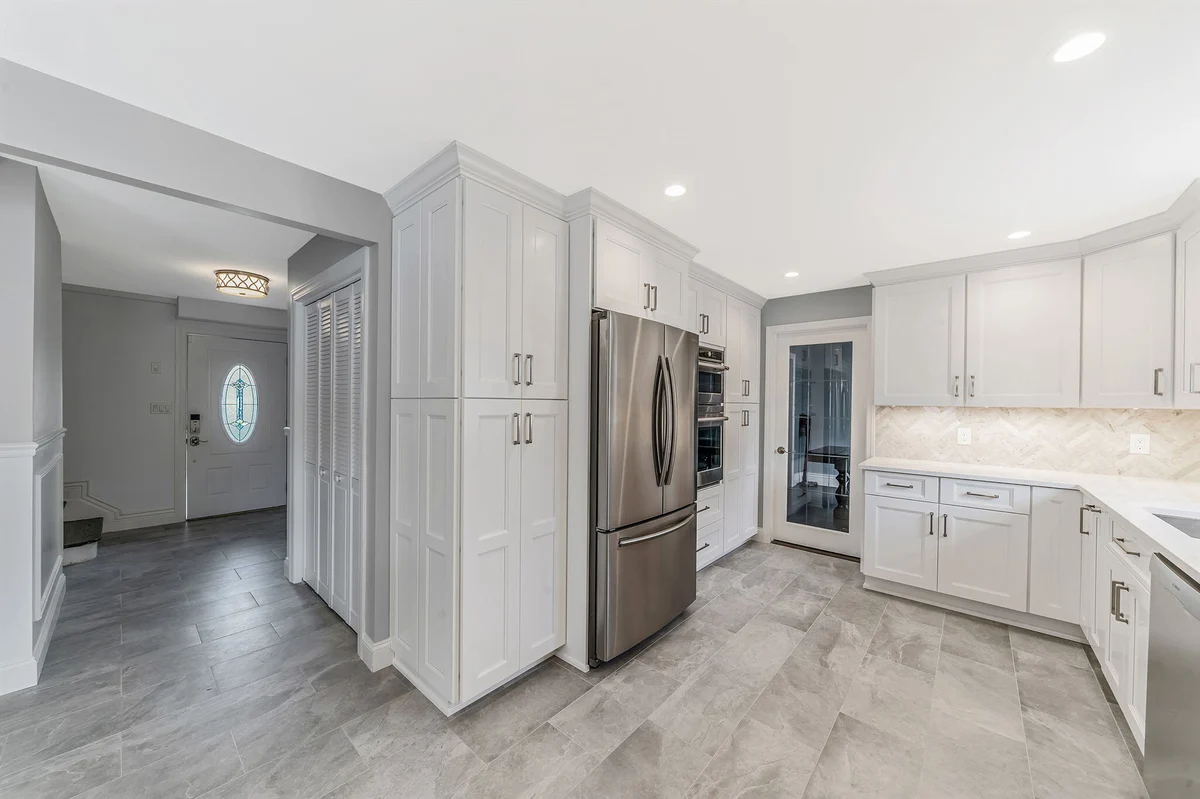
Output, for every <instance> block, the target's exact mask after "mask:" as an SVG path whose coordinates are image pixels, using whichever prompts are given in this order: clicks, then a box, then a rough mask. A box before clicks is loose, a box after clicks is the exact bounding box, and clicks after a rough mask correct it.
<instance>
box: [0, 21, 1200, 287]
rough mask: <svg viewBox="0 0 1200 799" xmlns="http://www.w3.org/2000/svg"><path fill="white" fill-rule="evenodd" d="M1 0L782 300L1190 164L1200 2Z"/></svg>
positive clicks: (242, 120) (349, 164) (13, 34)
mask: <svg viewBox="0 0 1200 799" xmlns="http://www.w3.org/2000/svg"><path fill="white" fill-rule="evenodd" d="M4 5H5V13H4V15H3V16H4V24H3V25H2V26H0V55H3V56H4V57H6V58H10V59H12V60H15V61H18V62H20V63H23V64H26V65H28V66H31V67H33V68H35V69H39V70H42V71H44V72H48V73H50V74H52V75H55V76H58V77H61V78H64V79H66V80H69V81H72V82H75V83H79V84H82V85H84V86H87V87H90V88H93V89H96V90H98V91H100V92H103V93H105V94H108V95H111V96H113V97H117V98H119V99H122V100H126V101H128V102H131V103H133V104H135V105H138V106H142V107H144V108H147V109H149V110H152V111H156V112H158V113H161V114H164V115H166V116H169V117H173V118H175V119H178V120H181V121H183V122H186V123H189V124H192V125H195V126H197V127H200V128H203V129H205V130H208V131H211V132H213V133H216V134H219V135H221V136H225V137H227V138H230V139H233V140H235V141H238V142H241V143H243V144H246V145H248V146H250V147H254V148H256V149H259V150H262V151H265V152H268V153H271V154H273V155H277V156H280V157H282V158H286V159H288V160H291V161H294V162H296V163H299V164H303V165H305V166H308V167H311V168H313V169H316V170H318V171H321V172H325V173H327V174H330V175H333V176H336V177H339V178H343V179H345V180H348V181H350V182H353V183H357V184H359V185H362V186H366V187H369V188H372V189H376V190H380V191H383V190H386V189H387V188H389V187H390V186H392V185H393V184H394V183H395V182H396V181H397V180H399V179H400V178H401V177H403V176H404V175H405V174H407V173H408V172H409V171H411V170H412V169H413V168H415V167H416V166H418V165H419V164H421V163H422V162H424V161H425V160H426V159H428V158H429V157H430V156H432V155H433V154H434V153H435V152H437V151H438V150H439V149H440V148H442V147H443V146H445V144H446V143H447V142H449V141H450V140H452V139H459V140H461V141H463V142H464V143H466V144H468V145H470V146H472V147H475V148H476V149H479V150H481V151H483V152H485V153H487V154H488V155H491V156H492V157H494V158H497V159H499V160H500V161H502V162H504V163H506V164H508V165H510V166H512V167H514V168H516V169H518V170H520V171H522V172H524V173H526V174H528V175H529V176H531V177H533V178H536V179H538V180H540V181H542V182H543V183H546V184H548V185H550V186H552V187H554V188H555V189H558V190H559V191H562V192H564V193H568V192H573V191H576V190H578V189H580V188H583V187H585V186H589V185H593V186H595V187H596V188H598V189H600V190H601V191H603V192H605V193H606V194H609V195H610V196H612V197H614V198H616V199H618V200H620V201H622V202H624V203H626V204H627V205H629V206H631V207H633V208H634V209H636V210H638V211H640V212H641V213H643V214H645V215H647V216H649V217H651V218H652V219H654V220H655V221H657V222H659V223H660V224H663V225H664V226H666V227H667V228H669V229H671V230H672V231H674V232H676V233H678V234H679V235H681V236H683V237H684V238H686V239H688V240H690V241H692V242H693V243H694V244H696V245H697V246H698V247H700V248H701V254H700V256H699V258H698V260H699V261H700V262H701V263H704V264H705V265H706V266H709V267H711V268H713V269H715V270H717V271H719V272H721V273H723V274H725V275H727V276H728V277H730V278H732V279H734V280H736V281H738V282H740V283H743V284H744V285H746V286H748V287H750V288H752V289H754V290H756V291H758V292H760V293H762V294H764V295H767V296H780V295H785V294H797V293H803V292H808V291H816V290H821V289H828V288H836V287H840V286H849V285H855V284H861V283H863V282H864V279H863V276H862V275H863V272H865V271H869V270H876V269H885V268H888V267H894V266H903V265H907V264H912V263H920V262H925V261H931V260H939V259H944V258H952V257H959V256H965V255H971V254H976V253H981V252H990V251H995V250H1000V249H1005V248H1008V247H1012V246H1018V245H1020V246H1024V245H1030V244H1040V243H1045V242H1049V241H1056V240H1061V239H1068V238H1076V237H1079V236H1081V235H1084V234H1087V233H1092V232H1096V231H1098V230H1100V229H1104V228H1107V227H1111V226H1113V225H1115V224H1119V223H1121V222H1125V221H1129V220H1131V219H1134V218H1138V217H1142V216H1147V215H1149V214H1152V213H1156V212H1158V211H1161V210H1163V209H1165V208H1166V207H1167V206H1168V205H1169V204H1170V203H1171V201H1172V200H1174V199H1175V198H1176V197H1177V196H1178V195H1179V194H1180V193H1181V192H1182V191H1183V190H1184V189H1185V188H1186V187H1187V185H1188V184H1189V183H1190V182H1191V180H1192V179H1193V178H1195V177H1198V176H1200V147H1198V146H1197V142H1200V103H1197V102H1196V96H1197V95H1196V92H1197V85H1198V84H1200V80H1198V79H1200V47H1198V46H1197V41H1198V40H1197V38H1196V32H1197V31H1198V30H1200V2H1195V0H1154V1H1153V2H1149V1H1146V0H1141V1H1139V2H1131V1H1130V0H1091V1H1090V2H1078V0H841V1H836V0H790V1H788V2H785V1H784V0H778V1H777V2H746V1H744V2H735V1H733V0H725V1H724V2H720V1H718V0H707V1H706V2H697V0H654V2H647V1H646V0H606V2H597V3H586V4H585V3H576V2H563V0H526V2H522V3H512V2H497V1H496V0H414V1H412V2H404V3H379V2H372V1H371V0H348V2H341V3H322V2H318V0H299V1H298V0H256V1H255V2H245V0H241V1H240V2H234V0H221V1H220V2H209V3H172V2H163V1H162V0H123V1H122V2H119V3H118V2H113V1H111V0H110V1H109V2H98V1H97V0H54V1H53V2H47V1H46V0H5V2H4ZM1087 30H1100V31H1103V32H1104V33H1106V34H1107V35H1108V42H1107V44H1105V46H1104V47H1103V48H1101V49H1100V50H1099V51H1098V52H1097V53H1095V54H1094V55H1092V56H1090V57H1088V58H1085V59H1083V60H1081V61H1077V62H1074V63H1070V64H1063V65H1057V64H1052V63H1050V62H1049V58H1048V56H1049V54H1050V52H1051V51H1052V50H1053V49H1054V48H1055V47H1057V45H1058V44H1060V43H1061V42H1062V41H1064V40H1065V39H1067V38H1068V37H1070V36H1071V35H1073V34H1076V33H1079V32H1082V31H1087ZM676 181H678V182H681V183H684V184H685V185H686V186H687V187H688V193H687V194H686V195H685V196H684V197H683V198H680V199H678V200H669V199H668V198H666V197H664V196H663V193H662V189H663V187H664V186H666V185H667V184H668V183H671V182H676ZM1017 229H1028V230H1032V231H1033V235H1032V236H1030V237H1029V238H1027V239H1024V240H1023V241H1020V242H1010V241H1008V240H1007V239H1006V238H1005V236H1006V235H1007V234H1008V233H1009V232H1011V231H1013V230H1017ZM791 270H795V271H798V272H800V277H798V278H794V279H791V280H788V279H785V278H783V277H782V274H783V273H784V272H786V271H791Z"/></svg>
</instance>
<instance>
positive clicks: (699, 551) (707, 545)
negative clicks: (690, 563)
mask: <svg viewBox="0 0 1200 799" xmlns="http://www.w3.org/2000/svg"><path fill="white" fill-rule="evenodd" d="M711 546H712V542H711V541H705V542H704V546H702V547H700V548H699V549H697V550H696V553H697V554H699V553H701V552H703V551H704V550H706V549H708V548H709V547H711Z"/></svg>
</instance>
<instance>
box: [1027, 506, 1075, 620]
mask: <svg viewBox="0 0 1200 799" xmlns="http://www.w3.org/2000/svg"><path fill="white" fill-rule="evenodd" d="M1082 505H1083V497H1082V496H1081V495H1080V494H1079V492H1078V491H1065V490H1061V489H1055V488H1038V487H1035V488H1034V489H1033V513H1032V516H1031V517H1030V531H1029V612H1030V613H1036V614H1038V615H1040V616H1047V617H1049V618H1051V619H1058V620H1059V621H1065V622H1070V623H1071V624H1077V623H1079V619H1080V608H1079V580H1080V575H1081V574H1082V568H1083V563H1082V557H1083V539H1084V538H1086V537H1087V536H1084V535H1082V534H1081V532H1080V523H1081V518H1082V517H1081V515H1080V508H1081V507H1082Z"/></svg>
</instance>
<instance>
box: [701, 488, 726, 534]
mask: <svg viewBox="0 0 1200 799" xmlns="http://www.w3.org/2000/svg"><path fill="white" fill-rule="evenodd" d="M724 518H725V486H723V485H715V486H709V487H708V488H702V489H700V490H699V491H697V492H696V529H697V530H703V529H704V528H705V527H708V526H709V525H710V524H712V523H713V522H719V521H721V520H722V519H724Z"/></svg>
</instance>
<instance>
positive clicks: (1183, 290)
mask: <svg viewBox="0 0 1200 799" xmlns="http://www.w3.org/2000/svg"><path fill="white" fill-rule="evenodd" d="M1175 241H1176V245H1175V407H1176V408H1200V214H1196V215H1195V216H1193V217H1192V218H1191V219H1189V220H1188V221H1187V222H1185V223H1184V224H1183V226H1182V227H1180V228H1179V232H1178V234H1176V239H1175Z"/></svg>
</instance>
